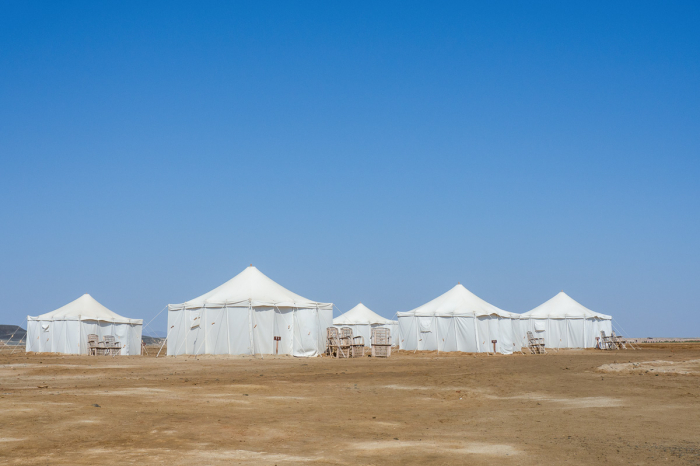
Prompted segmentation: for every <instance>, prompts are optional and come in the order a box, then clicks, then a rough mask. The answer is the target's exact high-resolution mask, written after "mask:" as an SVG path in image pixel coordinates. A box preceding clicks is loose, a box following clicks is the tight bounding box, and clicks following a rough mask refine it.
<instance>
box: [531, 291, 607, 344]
mask: <svg viewBox="0 0 700 466" xmlns="http://www.w3.org/2000/svg"><path fill="white" fill-rule="evenodd" d="M521 328H522V332H521V333H522V334H523V335H522V337H523V341H524V342H527V337H526V332H527V331H531V332H532V333H533V334H534V335H535V336H536V337H543V338H544V343H545V346H546V347H548V348H593V347H595V346H596V337H600V331H601V330H603V331H605V334H606V335H610V333H611V332H612V317H610V316H609V315H605V314H600V313H598V312H594V311H591V310H590V309H588V308H586V307H584V306H582V305H581V304H579V303H578V302H576V301H575V300H574V299H572V298H571V297H570V296H569V295H567V294H566V293H564V292H563V291H562V292H560V293H558V294H557V295H556V296H555V297H553V298H552V299H550V300H549V301H546V302H545V303H543V304H540V305H539V306H537V307H536V308H534V309H533V310H531V311H529V312H526V313H524V314H522V315H521Z"/></svg>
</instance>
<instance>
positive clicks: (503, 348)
mask: <svg viewBox="0 0 700 466" xmlns="http://www.w3.org/2000/svg"><path fill="white" fill-rule="evenodd" d="M398 318H399V334H400V342H399V347H400V348H401V349H405V350H438V351H465V352H469V353H483V352H493V343H492V340H496V352H498V353H504V354H510V353H512V352H513V350H517V351H519V350H520V346H518V345H519V344H520V343H519V341H518V340H519V332H518V329H519V321H518V319H519V316H518V314H514V313H512V312H507V311H504V310H502V309H499V308H497V307H496V306H494V305H492V304H489V303H487V302H486V301H484V300H483V299H481V298H479V297H478V296H476V295H475V294H473V293H472V292H470V291H469V290H467V289H466V288H465V287H464V286H462V285H460V284H457V285H456V286H455V287H454V288H452V289H451V290H449V291H448V292H447V293H445V294H443V295H441V296H438V297H437V298H435V299H433V300H432V301H430V302H428V303H426V304H424V305H422V306H420V307H417V308H416V309H414V310H412V311H409V312H399V313H398Z"/></svg>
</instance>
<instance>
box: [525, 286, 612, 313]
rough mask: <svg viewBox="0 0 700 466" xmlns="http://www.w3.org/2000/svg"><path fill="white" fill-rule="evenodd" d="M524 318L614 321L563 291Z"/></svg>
mask: <svg viewBox="0 0 700 466" xmlns="http://www.w3.org/2000/svg"><path fill="white" fill-rule="evenodd" d="M522 316H523V317H524V318H533V319H548V318H549V319H567V318H569V319H585V318H593V317H597V318H599V319H604V320H609V319H612V317H610V316H608V315H605V314H600V313H598V312H593V311H591V310H590V309H588V308H587V307H584V306H583V305H581V304H579V303H578V302H577V301H575V300H574V299H573V298H571V297H570V296H569V295H568V294H566V293H564V292H563V291H561V292H559V293H557V295H556V296H555V297H553V298H552V299H550V300H549V301H546V302H544V303H542V304H540V305H539V306H537V307H536V308H534V309H533V310H531V311H528V312H526V313H524V314H523V315H522Z"/></svg>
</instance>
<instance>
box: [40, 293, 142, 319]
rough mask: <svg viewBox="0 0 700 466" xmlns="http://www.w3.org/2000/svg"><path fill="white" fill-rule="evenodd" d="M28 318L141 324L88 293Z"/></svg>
mask: <svg viewBox="0 0 700 466" xmlns="http://www.w3.org/2000/svg"><path fill="white" fill-rule="evenodd" d="M27 319H29V320H97V321H100V322H116V323H124V324H143V320H142V319H129V318H128V317H123V316H120V315H119V314H117V313H116V312H113V311H111V310H109V309H107V308H106V307H104V306H103V305H102V304H100V303H99V302H97V300H96V299H95V298H93V297H92V296H90V295H89V294H84V295H82V296H81V297H80V298H78V299H76V300H75V301H71V302H70V303H68V304H66V305H65V306H63V307H59V308H58V309H56V310H55V311H51V312H47V313H46V314H42V315H40V316H38V317H27Z"/></svg>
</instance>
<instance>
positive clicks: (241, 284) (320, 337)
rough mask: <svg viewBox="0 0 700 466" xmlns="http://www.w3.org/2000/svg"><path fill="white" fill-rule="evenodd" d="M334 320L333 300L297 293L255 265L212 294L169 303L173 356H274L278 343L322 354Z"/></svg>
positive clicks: (298, 352)
mask: <svg viewBox="0 0 700 466" xmlns="http://www.w3.org/2000/svg"><path fill="white" fill-rule="evenodd" d="M332 323H333V304H332V303H319V302H316V301H311V300H309V299H306V298H303V297H301V296H299V295H298V294H295V293H292V292H291V291H289V290H288V289H286V288H284V287H282V286H281V285H279V284H278V283H276V282H274V281H273V280H271V279H270V278H269V277H267V276H266V275H264V274H263V273H262V272H260V271H259V270H258V269H257V268H255V267H253V266H252V265H251V266H250V267H248V268H246V269H245V270H244V271H243V272H241V273H239V274H238V275H236V276H235V277H233V278H232V279H231V280H229V281H227V282H226V283H224V284H223V285H221V286H219V287H218V288H215V289H213V290H212V291H210V292H209V293H205V294H203V295H202V296H200V297H198V298H195V299H193V300H191V301H187V302H186V303H183V304H169V305H168V355H179V354H275V350H276V348H277V347H278V348H279V350H278V351H279V354H291V355H294V356H317V355H319V354H321V353H323V352H324V351H325V350H326V328H327V327H330V326H331V325H332ZM277 337H279V340H276V339H275V338H277Z"/></svg>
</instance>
